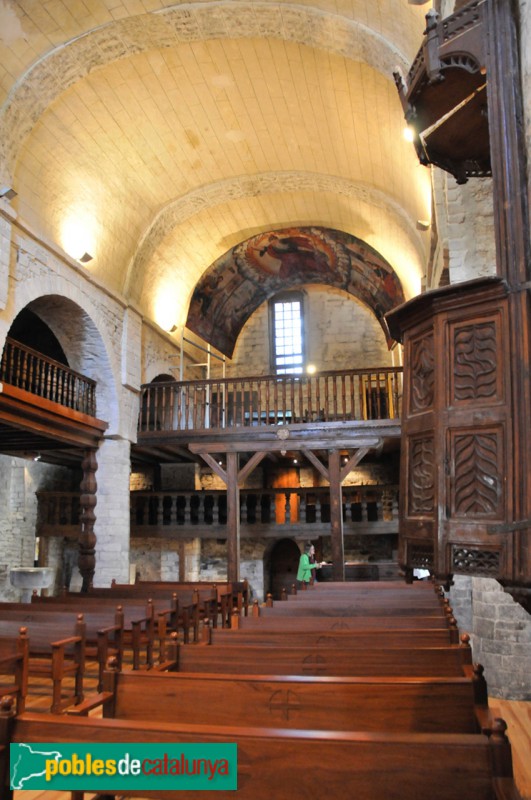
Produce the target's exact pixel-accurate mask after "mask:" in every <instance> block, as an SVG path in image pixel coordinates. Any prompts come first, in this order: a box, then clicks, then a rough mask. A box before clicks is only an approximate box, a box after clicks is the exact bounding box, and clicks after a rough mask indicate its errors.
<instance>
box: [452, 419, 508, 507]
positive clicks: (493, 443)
mask: <svg viewBox="0 0 531 800" xmlns="http://www.w3.org/2000/svg"><path fill="white" fill-rule="evenodd" d="M454 463H455V479H454V492H453V494H454V497H453V503H452V507H453V509H454V513H455V514H456V515H459V516H462V515H467V516H468V515H470V516H499V514H500V477H499V475H498V436H497V435H496V434H495V433H483V434H472V433H470V434H466V435H464V436H456V437H455V440H454Z"/></svg>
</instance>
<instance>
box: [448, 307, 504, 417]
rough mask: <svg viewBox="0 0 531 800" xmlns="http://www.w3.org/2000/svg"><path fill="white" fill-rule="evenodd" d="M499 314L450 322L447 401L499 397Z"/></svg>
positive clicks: (485, 400)
mask: <svg viewBox="0 0 531 800" xmlns="http://www.w3.org/2000/svg"><path fill="white" fill-rule="evenodd" d="M499 323H500V320H499V317H498V316H496V317H493V318H491V319H485V320H484V321H477V322H470V323H468V324H466V325H463V324H457V325H451V326H450V361H449V363H450V364H452V365H453V370H452V371H451V373H450V381H449V385H450V398H449V399H450V405H460V404H474V405H476V406H477V405H478V404H491V403H493V402H496V401H498V400H502V399H503V381H502V374H503V372H502V370H501V369H500V368H499V364H498V358H499V354H501V353H502V352H503V350H502V348H501V344H500V335H499V334H500V331H499V328H500V325H499Z"/></svg>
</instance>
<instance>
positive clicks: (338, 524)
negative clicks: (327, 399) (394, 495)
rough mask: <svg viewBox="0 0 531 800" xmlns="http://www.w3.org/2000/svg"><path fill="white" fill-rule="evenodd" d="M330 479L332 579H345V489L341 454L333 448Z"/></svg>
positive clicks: (329, 470) (330, 461) (329, 467)
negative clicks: (343, 486)
mask: <svg viewBox="0 0 531 800" xmlns="http://www.w3.org/2000/svg"><path fill="white" fill-rule="evenodd" d="M328 474H329V481H330V533H331V536H332V580H334V581H344V580H345V547H344V542H343V491H342V488H341V456H340V452H339V450H332V451H331V452H330V454H329V457H328Z"/></svg>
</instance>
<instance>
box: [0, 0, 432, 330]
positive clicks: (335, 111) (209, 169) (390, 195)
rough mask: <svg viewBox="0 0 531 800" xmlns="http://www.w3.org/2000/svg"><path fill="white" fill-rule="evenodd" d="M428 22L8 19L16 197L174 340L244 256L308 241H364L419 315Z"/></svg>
mask: <svg viewBox="0 0 531 800" xmlns="http://www.w3.org/2000/svg"><path fill="white" fill-rule="evenodd" d="M428 8H429V5H426V4H420V5H419V3H418V2H417V3H415V4H410V3H409V2H408V0H299V2H270V1H269V0H263V1H262V2H254V1H253V2H245V1H242V2H239V1H237V0H223V1H221V2H190V3H169V2H164V0H64V2H62V1H61V0H45V1H44V2H43V1H42V0H40V1H39V2H37V0H17V2H15V0H0V45H1V55H0V92H1V108H0V170H1V173H0V182H1V183H2V185H4V186H12V187H13V188H14V189H15V190H16V192H17V193H18V196H17V197H16V198H15V199H14V200H13V201H12V204H11V205H12V208H13V209H14V211H15V213H16V214H17V215H18V218H19V220H20V221H21V222H23V223H24V224H25V225H27V226H30V227H31V229H32V230H34V231H37V232H38V234H39V236H41V237H42V239H43V240H45V241H48V242H51V243H52V244H53V245H54V246H56V247H59V248H61V249H62V250H64V251H65V252H66V253H67V254H68V255H69V256H71V257H73V258H78V257H79V256H80V255H82V254H83V253H84V252H87V253H89V254H90V255H92V256H93V258H92V260H91V261H89V262H88V263H87V264H86V266H84V267H83V269H85V270H87V272H89V273H90V274H91V275H92V276H94V278H95V279H96V280H97V281H98V282H100V283H103V284H104V285H105V286H106V287H107V288H108V289H109V290H110V291H111V292H113V293H116V294H118V295H120V296H121V297H123V298H125V300H126V301H127V302H130V303H132V304H134V305H135V306H137V307H139V308H140V310H141V311H142V313H143V314H144V315H145V316H146V318H148V319H152V320H153V321H155V322H156V323H157V324H159V325H160V326H161V327H163V328H166V329H169V328H170V327H171V326H172V325H178V326H180V325H182V324H184V322H185V320H186V317H187V314H188V308H189V305H190V300H191V297H192V294H193V291H194V287H195V286H196V285H197V283H198V281H199V280H200V279H201V276H203V275H204V274H205V273H206V272H207V270H209V269H210V268H211V267H212V265H213V264H214V263H215V262H216V261H217V260H218V259H220V258H221V257H222V256H223V255H224V254H226V253H227V252H228V251H229V250H230V249H231V248H234V247H236V246H237V245H238V244H240V243H241V242H243V241H245V240H247V239H249V238H250V237H252V236H257V235H259V234H263V233H266V232H268V231H272V230H278V229H286V228H290V227H291V228H293V227H296V226H304V227H306V228H311V227H312V226H316V227H317V226H318V227H319V228H324V229H327V228H330V229H333V230H334V231H340V232H342V233H344V234H346V235H348V236H351V237H355V238H356V239H357V240H360V241H362V242H366V243H367V244H368V245H369V246H370V248H373V249H374V250H375V251H377V252H378V253H379V254H380V255H381V257H382V258H383V259H385V260H386V261H387V262H388V263H389V264H390V265H391V267H392V269H393V270H394V272H395V273H396V275H397V276H398V278H399V280H400V282H401V285H402V289H403V293H404V296H405V297H411V296H412V295H414V294H415V293H417V292H418V291H419V289H420V286H421V280H422V276H423V274H424V272H425V264H426V259H427V255H428V252H429V246H430V231H429V229H428V230H421V228H425V227H426V225H425V224H424V223H426V222H429V220H430V212H431V199H430V174H429V171H428V170H427V169H426V168H425V167H422V166H420V165H419V163H418V161H417V159H416V156H415V153H414V150H413V146H412V145H411V144H410V143H408V142H407V141H406V140H405V139H404V137H403V128H404V120H403V115H402V109H401V106H400V102H399V99H398V95H397V92H396V88H395V85H394V81H393V77H392V72H393V69H394V68H395V67H396V66H398V67H400V68H401V69H402V71H403V72H406V71H407V69H408V67H409V64H410V63H411V61H412V60H413V58H414V56H415V54H416V52H417V50H418V48H419V46H420V43H421V40H422V34H423V31H424V27H425V19H424V16H425V14H426V12H427V10H428ZM419 222H421V223H423V224H419Z"/></svg>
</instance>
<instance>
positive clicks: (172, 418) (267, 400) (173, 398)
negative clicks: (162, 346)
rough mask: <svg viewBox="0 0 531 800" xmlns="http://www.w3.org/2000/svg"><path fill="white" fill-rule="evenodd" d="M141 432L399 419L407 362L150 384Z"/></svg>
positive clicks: (144, 388) (144, 397)
mask: <svg viewBox="0 0 531 800" xmlns="http://www.w3.org/2000/svg"><path fill="white" fill-rule="evenodd" d="M141 389H142V405H141V410H140V417H139V432H140V433H151V432H154V431H187V430H188V431H192V430H212V429H219V428H222V429H223V428H237V427H241V426H261V425H281V424H289V423H301V422H302V423H304V422H332V421H334V422H336V421H353V420H364V419H365V420H366V419H398V418H399V417H400V414H401V402H402V368H401V367H381V368H378V367H376V368H370V369H351V370H331V371H327V372H320V373H318V374H315V375H265V376H256V377H244V378H215V379H211V380H198V381H168V382H160V383H159V382H155V383H148V384H144V385H143V386H142V387H141Z"/></svg>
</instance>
